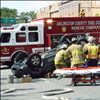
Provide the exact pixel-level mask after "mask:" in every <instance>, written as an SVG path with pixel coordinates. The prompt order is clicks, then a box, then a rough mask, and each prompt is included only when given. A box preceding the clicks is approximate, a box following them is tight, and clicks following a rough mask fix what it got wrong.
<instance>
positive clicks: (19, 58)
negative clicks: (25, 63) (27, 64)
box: [14, 52, 28, 63]
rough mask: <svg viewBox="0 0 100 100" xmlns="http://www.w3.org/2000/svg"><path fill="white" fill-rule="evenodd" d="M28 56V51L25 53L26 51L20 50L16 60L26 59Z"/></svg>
mask: <svg viewBox="0 0 100 100" xmlns="http://www.w3.org/2000/svg"><path fill="white" fill-rule="evenodd" d="M27 57H28V54H27V53H25V52H20V53H18V54H17V56H16V57H15V59H14V62H15V63H16V62H18V61H20V60H24V59H25V58H27Z"/></svg>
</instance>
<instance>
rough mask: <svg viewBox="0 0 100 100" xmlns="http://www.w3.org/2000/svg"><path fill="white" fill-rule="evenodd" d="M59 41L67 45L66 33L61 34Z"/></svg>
mask: <svg viewBox="0 0 100 100" xmlns="http://www.w3.org/2000/svg"><path fill="white" fill-rule="evenodd" d="M60 43H61V44H62V43H65V44H67V45H69V42H68V36H67V35H66V34H65V35H63V36H62V37H61V39H60Z"/></svg>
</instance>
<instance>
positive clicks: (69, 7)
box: [37, 0, 100, 19]
mask: <svg viewBox="0 0 100 100" xmlns="http://www.w3.org/2000/svg"><path fill="white" fill-rule="evenodd" d="M81 9H84V12H85V17H89V16H100V1H99V0H84V1H83V0H77V1H75V0H71V1H70V0H67V1H62V2H60V1H59V2H57V3H54V4H52V5H50V6H47V7H44V8H40V9H38V10H37V19H39V18H45V17H79V13H80V11H81Z"/></svg>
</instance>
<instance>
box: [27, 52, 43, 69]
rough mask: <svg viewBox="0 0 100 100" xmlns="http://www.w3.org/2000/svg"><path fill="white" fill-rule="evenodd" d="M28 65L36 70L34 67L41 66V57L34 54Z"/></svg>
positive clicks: (29, 58) (28, 59)
mask: <svg viewBox="0 0 100 100" xmlns="http://www.w3.org/2000/svg"><path fill="white" fill-rule="evenodd" d="M26 64H27V65H28V66H30V67H31V68H33V69H34V67H38V66H40V65H41V56H40V55H39V54H37V53H32V54H30V55H29V57H28V58H27V62H26Z"/></svg>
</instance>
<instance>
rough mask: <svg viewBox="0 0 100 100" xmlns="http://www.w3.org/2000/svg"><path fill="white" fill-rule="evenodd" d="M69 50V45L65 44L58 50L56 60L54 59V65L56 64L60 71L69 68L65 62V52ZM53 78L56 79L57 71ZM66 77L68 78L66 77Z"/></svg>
mask: <svg viewBox="0 0 100 100" xmlns="http://www.w3.org/2000/svg"><path fill="white" fill-rule="evenodd" d="M66 49H67V45H66V44H63V45H62V46H61V47H60V49H59V50H58V52H57V54H56V56H55V59H54V63H55V67H56V69H60V68H67V65H66V62H67V61H66V60H64V54H65V50H66ZM51 77H52V78H56V77H57V75H56V73H55V71H54V72H53V74H52V75H51ZM64 77H66V76H64Z"/></svg>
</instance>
